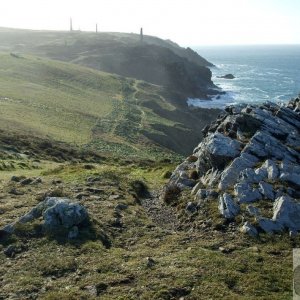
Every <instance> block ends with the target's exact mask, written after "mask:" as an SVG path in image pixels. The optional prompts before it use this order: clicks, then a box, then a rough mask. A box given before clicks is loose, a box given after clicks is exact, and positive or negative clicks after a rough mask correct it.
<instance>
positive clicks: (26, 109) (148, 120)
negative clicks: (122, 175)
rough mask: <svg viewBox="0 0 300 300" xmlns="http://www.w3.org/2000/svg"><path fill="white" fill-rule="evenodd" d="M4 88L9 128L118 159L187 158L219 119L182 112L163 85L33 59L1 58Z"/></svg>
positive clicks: (4, 124) (4, 120) (1, 97)
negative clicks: (160, 152)
mask: <svg viewBox="0 0 300 300" xmlns="http://www.w3.org/2000/svg"><path fill="white" fill-rule="evenodd" d="M0 84H1V90H0V106H1V112H2V114H1V117H0V124H1V128H2V129H3V130H6V131H17V132H20V133H27V134H28V135H35V136H40V137H44V136H48V137H49V138H51V139H54V140H58V141H64V142H68V143H72V144H76V145H79V146H81V147H87V148H89V149H95V150H97V151H102V152H103V151H104V152H111V151H113V152H117V153H118V154H119V155H128V154H129V155H137V154H138V155H139V156H140V155H141V154H140V151H141V150H143V151H142V153H144V154H145V155H146V156H147V155H148V154H147V153H150V152H153V151H154V153H155V151H156V150H155V149H156V148H157V146H156V145H155V144H157V145H158V146H160V147H163V148H164V149H165V150H164V151H165V152H166V153H167V152H168V151H170V150H171V151H175V152H177V153H180V154H184V153H186V152H187V151H189V150H190V149H191V148H190V146H188V145H189V143H188V141H192V142H193V143H194V142H195V143H196V142H197V141H198V139H199V132H200V130H201V127H203V126H204V124H206V122H207V121H208V120H209V119H210V118H212V117H214V116H215V115H216V114H217V111H206V110H204V111H202V110H201V111H198V112H196V111H195V112H192V111H184V110H180V109H177V108H176V107H175V106H173V105H172V104H171V103H170V102H169V101H167V100H166V98H165V97H166V96H165V95H166V94H167V93H168V92H167V91H166V90H165V89H164V88H163V87H160V86H156V85H151V84H148V83H146V82H143V81H139V80H134V79H127V78H124V77H120V76H118V75H111V74H108V73H103V72H100V71H96V70H93V69H89V68H85V67H81V66H78V65H74V64H70V63H62V62H58V61H52V60H47V59H41V58H37V57H32V56H26V55H25V56H18V55H14V54H0ZM197 118H201V122H200V123H196V122H195V120H196V119H197ZM194 124H197V126H195V125H194ZM149 155H150V154H149Z"/></svg>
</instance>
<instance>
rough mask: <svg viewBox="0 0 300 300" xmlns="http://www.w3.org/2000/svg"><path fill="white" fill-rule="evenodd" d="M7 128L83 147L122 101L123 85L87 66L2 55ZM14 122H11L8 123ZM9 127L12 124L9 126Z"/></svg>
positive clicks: (1, 102)
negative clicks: (100, 121)
mask: <svg viewBox="0 0 300 300" xmlns="http://www.w3.org/2000/svg"><path fill="white" fill-rule="evenodd" d="M0 84H1V90H0V98H1V100H0V106H1V111H2V112H3V113H2V115H1V119H0V122H1V126H2V128H5V129H15V128H18V129H22V130H24V131H27V132H34V133H38V134H47V135H49V136H50V137H52V138H54V139H57V140H63V141H67V142H72V143H77V144H83V143H86V142H88V141H90V139H91V128H92V127H93V126H94V125H95V123H96V122H97V120H98V118H99V117H102V116H105V115H106V114H107V113H109V112H110V111H111V109H112V105H111V102H112V99H115V98H117V97H120V94H118V93H121V91H120V90H121V86H120V81H119V80H118V79H117V78H115V77H114V76H111V75H107V74H104V73H101V72H96V71H93V70H90V69H87V68H83V67H79V66H74V65H71V64H65V63H58V62H54V61H48V60H41V59H38V58H34V57H29V56H25V57H23V58H15V57H12V56H10V55H9V54H1V55H0ZM7 121H8V122H7ZM6 124H7V125H6Z"/></svg>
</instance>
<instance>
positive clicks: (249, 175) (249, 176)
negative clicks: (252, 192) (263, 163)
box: [240, 168, 268, 183]
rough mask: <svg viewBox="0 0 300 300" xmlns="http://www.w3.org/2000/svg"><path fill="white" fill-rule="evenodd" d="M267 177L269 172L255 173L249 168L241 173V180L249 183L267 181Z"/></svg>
mask: <svg viewBox="0 0 300 300" xmlns="http://www.w3.org/2000/svg"><path fill="white" fill-rule="evenodd" d="M267 175H268V174H267V172H264V171H262V170H260V171H258V172H255V171H254V170H253V169H251V168H247V169H245V170H243V171H242V172H241V174H240V178H241V180H242V181H245V182H247V183H259V182H260V181H261V180H263V179H265V178H266V177H267Z"/></svg>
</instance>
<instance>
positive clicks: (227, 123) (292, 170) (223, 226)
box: [162, 98, 300, 236]
mask: <svg viewBox="0 0 300 300" xmlns="http://www.w3.org/2000/svg"><path fill="white" fill-rule="evenodd" d="M203 133H204V140H203V141H202V142H201V143H200V144H199V145H198V146H197V147H196V148H195V150H194V152H193V154H192V155H191V156H189V157H188V158H187V159H186V160H185V161H184V162H183V163H182V164H180V165H179V166H178V167H177V168H176V169H175V171H174V172H173V174H172V176H171V178H170V181H169V183H168V184H167V186H166V187H165V189H164V192H163V194H162V198H163V199H164V200H165V201H166V202H167V203H169V204H173V205H175V206H177V208H178V210H179V211H180V207H185V214H186V215H193V216H194V217H193V220H194V222H196V223H197V222H198V223H199V222H200V221H203V218H204V219H205V218H210V220H214V221H215V222H213V223H214V224H212V226H215V228H216V229H217V230H224V231H226V230H229V229H230V230H235V231H238V230H239V231H241V232H244V233H247V234H249V235H251V236H257V235H259V234H260V233H262V232H266V233H275V232H280V231H284V230H289V232H290V235H291V236H294V235H295V234H296V233H297V231H299V230H300V192H299V191H300V99H299V98H297V99H294V100H291V101H290V102H289V103H288V104H287V105H277V104H274V103H271V102H267V103H264V104H263V105H261V106H254V105H242V106H230V107H227V108H226V109H225V112H224V114H222V115H220V116H219V118H218V119H217V120H216V121H215V122H214V123H212V124H211V125H210V126H207V127H205V128H204V130H203ZM183 195H185V197H183ZM179 204H180V205H179ZM201 219H202V220H201ZM222 219H223V221H222Z"/></svg>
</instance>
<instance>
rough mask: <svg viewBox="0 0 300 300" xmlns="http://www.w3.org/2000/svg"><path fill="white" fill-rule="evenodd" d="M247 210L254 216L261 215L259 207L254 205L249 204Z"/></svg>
mask: <svg viewBox="0 0 300 300" xmlns="http://www.w3.org/2000/svg"><path fill="white" fill-rule="evenodd" d="M247 211H248V213H249V214H250V215H252V216H254V217H258V216H259V215H260V212H259V209H258V208H257V207H255V206H252V205H248V206H247Z"/></svg>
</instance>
